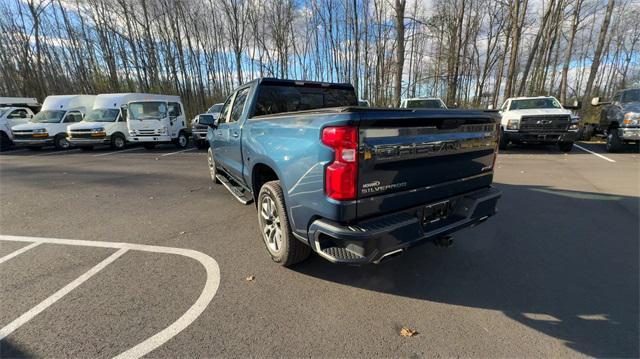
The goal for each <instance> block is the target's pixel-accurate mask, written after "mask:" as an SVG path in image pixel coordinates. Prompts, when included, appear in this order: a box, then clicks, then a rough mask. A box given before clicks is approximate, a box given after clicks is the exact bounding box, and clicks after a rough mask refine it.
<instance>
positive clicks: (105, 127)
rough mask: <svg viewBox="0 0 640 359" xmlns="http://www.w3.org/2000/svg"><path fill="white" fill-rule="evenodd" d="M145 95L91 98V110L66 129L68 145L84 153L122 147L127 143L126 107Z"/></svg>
mask: <svg viewBox="0 0 640 359" xmlns="http://www.w3.org/2000/svg"><path fill="white" fill-rule="evenodd" d="M147 96H148V95H147V94H139V93H115V94H101V95H98V96H97V97H96V99H95V102H94V105H93V109H92V110H91V111H89V113H87V115H86V116H85V117H84V119H83V120H82V122H79V123H74V124H71V125H69V126H68V128H67V134H68V139H69V142H70V143H71V144H72V145H74V146H77V147H79V148H81V149H84V150H91V149H93V148H94V146H97V145H108V146H110V147H111V148H112V149H114V150H120V149H123V148H125V147H126V145H127V143H128V142H130V137H129V130H128V128H127V110H126V108H125V107H126V106H123V105H126V104H127V103H128V102H129V101H134V100H136V99H142V98H146V97H147Z"/></svg>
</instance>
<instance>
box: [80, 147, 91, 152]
mask: <svg viewBox="0 0 640 359" xmlns="http://www.w3.org/2000/svg"><path fill="white" fill-rule="evenodd" d="M78 148H80V150H82V151H93V146H78Z"/></svg>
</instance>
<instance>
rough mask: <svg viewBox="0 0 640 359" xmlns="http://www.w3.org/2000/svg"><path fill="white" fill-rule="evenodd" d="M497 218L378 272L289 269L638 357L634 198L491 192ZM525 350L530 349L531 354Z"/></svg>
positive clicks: (581, 348) (320, 265)
mask: <svg viewBox="0 0 640 359" xmlns="http://www.w3.org/2000/svg"><path fill="white" fill-rule="evenodd" d="M496 186H497V187H498V188H500V189H501V190H502V191H503V198H502V200H501V201H500V202H499V203H498V208H499V213H498V214H497V215H496V216H495V217H493V218H491V219H490V220H489V221H487V222H486V223H484V224H482V225H481V226H478V227H476V228H471V229H466V230H464V231H461V232H460V233H458V235H457V236H456V237H455V238H456V242H455V243H454V245H453V247H451V248H447V249H443V248H439V247H435V246H433V245H431V244H427V245H425V246H421V247H416V248H413V249H412V250H410V251H409V252H407V253H406V254H405V255H403V256H400V257H397V258H395V259H393V260H392V261H389V262H387V263H383V264H380V265H368V266H363V267H349V266H343V265H335V264H331V263H328V262H327V261H325V260H323V259H321V258H318V257H317V256H315V257H313V258H311V259H310V260H309V261H308V262H306V263H304V264H301V265H300V266H297V267H296V268H295V269H296V270H297V271H298V272H300V273H303V274H305V275H309V276H313V277H316V278H320V279H323V280H328V281H332V282H336V283H340V284H344V285H349V286H354V287H358V288H362V289H367V290H372V291H379V292H383V293H389V294H394V295H398V296H403V297H410V298H417V299H422V300H427V301H434V302H440V303H447V304H453V305H462V306H467V307H475V308H484V309H492V310H499V311H501V312H503V313H504V314H505V315H506V316H508V317H509V318H511V319H513V320H516V321H518V322H519V323H521V324H524V325H526V326H528V327H530V328H533V329H535V330H538V331H540V332H542V333H544V334H546V335H549V336H552V337H554V338H557V339H559V340H562V341H564V342H566V345H567V346H568V347H570V348H572V349H574V350H576V351H578V352H580V353H583V354H586V355H589V356H596V357H638V355H639V351H638V337H639V330H638V315H639V312H638V302H639V297H638V292H639V276H640V274H639V268H638V249H639V248H638V246H639V244H638V242H639V241H638V238H639V227H638V218H639V211H638V203H639V200H638V198H637V197H625V196H617V195H608V194H600V193H587V192H576V191H564V190H556V189H554V188H550V187H542V186H520V185H506V184H496ZM532 345H533V344H532Z"/></svg>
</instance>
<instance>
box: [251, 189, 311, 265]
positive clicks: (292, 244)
mask: <svg viewBox="0 0 640 359" xmlns="http://www.w3.org/2000/svg"><path fill="white" fill-rule="evenodd" d="M258 224H259V225H260V232H261V233H262V240H263V242H264V244H265V247H266V249H267V252H268V253H269V255H270V256H271V259H273V261H274V262H276V263H279V264H280V265H282V266H285V267H288V266H292V265H294V264H296V263H299V262H302V261H304V260H305V259H307V258H308V257H309V254H310V253H311V248H309V246H307V245H306V244H304V243H302V242H300V241H299V240H298V239H296V238H295V237H294V236H293V232H292V231H291V226H290V225H289V218H288V217H287V211H286V206H285V202H284V195H283V194H282V188H281V187H280V181H271V182H267V183H265V184H264V185H262V188H261V189H260V194H259V195H258ZM278 238H279V239H278Z"/></svg>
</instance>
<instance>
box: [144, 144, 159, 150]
mask: <svg viewBox="0 0 640 359" xmlns="http://www.w3.org/2000/svg"><path fill="white" fill-rule="evenodd" d="M142 147H144V148H146V149H147V150H152V149H154V148H156V144H155V143H145V144H143V145H142Z"/></svg>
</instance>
